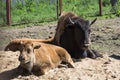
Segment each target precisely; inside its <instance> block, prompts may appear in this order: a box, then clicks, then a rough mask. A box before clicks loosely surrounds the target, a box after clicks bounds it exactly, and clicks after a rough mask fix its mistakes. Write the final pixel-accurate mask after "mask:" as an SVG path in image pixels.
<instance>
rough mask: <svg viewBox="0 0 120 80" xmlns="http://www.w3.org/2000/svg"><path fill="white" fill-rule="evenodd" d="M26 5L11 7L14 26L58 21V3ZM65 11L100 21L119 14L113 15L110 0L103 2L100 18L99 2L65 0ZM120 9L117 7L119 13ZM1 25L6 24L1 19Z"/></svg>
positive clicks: (18, 4) (43, 0) (17, 4)
mask: <svg viewBox="0 0 120 80" xmlns="http://www.w3.org/2000/svg"><path fill="white" fill-rule="evenodd" d="M25 1H26V3H27V4H26V5H24V6H22V3H21V2H19V3H16V5H14V6H11V19H12V24H13V25H14V24H26V23H45V22H51V21H56V20H57V16H56V15H57V14H56V3H53V4H50V3H49V2H48V3H46V2H45V0H40V3H38V4H36V3H35V2H34V0H31V1H30V0H25ZM62 2H63V3H62V5H63V6H62V8H63V11H73V12H75V13H76V14H78V15H79V16H81V17H83V18H85V19H91V18H94V17H98V18H100V19H106V18H114V17H116V15H119V14H112V12H111V5H110V3H109V0H108V1H106V0H103V3H104V4H106V6H103V7H102V11H103V12H102V14H103V15H102V16H99V4H98V0H94V1H92V0H63V1H62ZM119 11H120V8H118V7H117V12H118V13H119ZM0 23H4V24H5V22H4V21H2V19H0Z"/></svg>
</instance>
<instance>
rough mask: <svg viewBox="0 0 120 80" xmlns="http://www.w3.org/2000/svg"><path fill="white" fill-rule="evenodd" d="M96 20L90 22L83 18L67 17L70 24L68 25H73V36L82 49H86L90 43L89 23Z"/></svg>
mask: <svg viewBox="0 0 120 80" xmlns="http://www.w3.org/2000/svg"><path fill="white" fill-rule="evenodd" d="M96 20H97V18H96V19H94V20H93V21H92V22H90V21H88V20H83V19H73V20H72V19H71V18H69V21H70V25H68V27H73V28H74V29H73V30H74V36H75V37H74V38H75V40H76V42H77V44H78V46H79V47H80V48H82V49H84V50H86V49H88V47H89V45H90V44H91V41H90V32H91V25H92V24H93V23H94V22H95V21H96Z"/></svg>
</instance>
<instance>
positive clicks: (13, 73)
mask: <svg viewBox="0 0 120 80" xmlns="http://www.w3.org/2000/svg"><path fill="white" fill-rule="evenodd" d="M19 75H20V73H19V72H18V68H14V69H11V70H7V71H4V72H1V73H0V80H11V79H14V78H16V77H18V76H19Z"/></svg>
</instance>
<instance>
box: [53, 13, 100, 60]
mask: <svg viewBox="0 0 120 80" xmlns="http://www.w3.org/2000/svg"><path fill="white" fill-rule="evenodd" d="M95 21H96V19H94V20H93V21H92V22H90V21H88V20H84V19H82V18H81V17H79V16H77V15H76V14H74V13H72V12H64V13H62V15H61V16H60V18H59V19H58V25H57V29H56V34H55V37H54V42H56V43H57V45H60V46H61V47H63V48H65V49H66V50H67V51H68V52H69V53H70V55H71V56H72V57H73V58H76V59H79V58H80V57H86V56H88V57H90V58H96V57H101V56H102V55H100V54H99V53H97V52H96V51H95V50H91V49H90V47H89V46H90V44H91V41H90V33H91V25H92V24H93V23H94V22H95Z"/></svg>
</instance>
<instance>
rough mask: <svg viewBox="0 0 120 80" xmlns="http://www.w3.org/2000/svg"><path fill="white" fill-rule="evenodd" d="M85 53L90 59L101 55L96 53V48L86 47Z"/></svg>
mask: <svg viewBox="0 0 120 80" xmlns="http://www.w3.org/2000/svg"><path fill="white" fill-rule="evenodd" d="M87 55H88V57H90V58H92V59H95V58H97V57H103V56H102V54H100V53H98V52H97V51H96V50H93V49H88V50H87Z"/></svg>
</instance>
